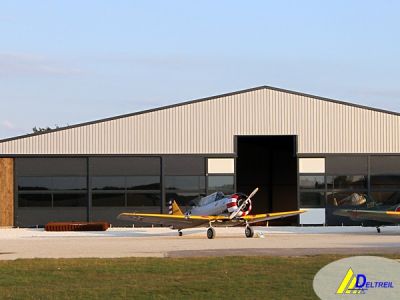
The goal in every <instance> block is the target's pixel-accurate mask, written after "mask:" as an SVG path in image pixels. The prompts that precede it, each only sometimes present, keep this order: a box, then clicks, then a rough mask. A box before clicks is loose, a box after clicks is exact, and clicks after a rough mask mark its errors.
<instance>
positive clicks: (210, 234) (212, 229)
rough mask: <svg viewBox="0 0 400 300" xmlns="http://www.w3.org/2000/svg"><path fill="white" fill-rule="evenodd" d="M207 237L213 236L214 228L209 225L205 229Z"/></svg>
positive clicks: (211, 237)
mask: <svg viewBox="0 0 400 300" xmlns="http://www.w3.org/2000/svg"><path fill="white" fill-rule="evenodd" d="M207 238H209V239H210V240H211V239H213V238H215V229H214V228H212V227H209V228H208V229H207Z"/></svg>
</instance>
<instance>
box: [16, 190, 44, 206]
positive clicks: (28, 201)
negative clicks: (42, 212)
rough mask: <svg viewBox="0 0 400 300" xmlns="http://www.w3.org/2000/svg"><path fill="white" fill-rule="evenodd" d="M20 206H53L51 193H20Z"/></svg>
mask: <svg viewBox="0 0 400 300" xmlns="http://www.w3.org/2000/svg"><path fill="white" fill-rule="evenodd" d="M18 206H19V207H51V194H50V193H48V194H19V195H18Z"/></svg>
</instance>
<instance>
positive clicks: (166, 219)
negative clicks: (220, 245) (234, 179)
mask: <svg viewBox="0 0 400 300" xmlns="http://www.w3.org/2000/svg"><path fill="white" fill-rule="evenodd" d="M304 212H305V210H296V211H287V212H278V213H269V214H258V215H248V216H244V217H240V218H234V219H230V218H229V217H228V216H186V215H166V214H142V213H122V214H120V215H119V216H118V219H120V220H125V221H133V222H142V223H147V224H158V225H163V226H172V227H173V228H175V229H184V228H192V227H198V226H202V225H205V224H209V223H210V222H212V224H213V226H237V225H240V224H244V223H246V222H247V223H250V224H251V223H256V222H262V221H269V220H274V219H280V218H287V217H291V216H296V215H299V214H301V213H304Z"/></svg>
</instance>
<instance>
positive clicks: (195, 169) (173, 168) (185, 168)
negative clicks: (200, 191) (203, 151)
mask: <svg viewBox="0 0 400 300" xmlns="http://www.w3.org/2000/svg"><path fill="white" fill-rule="evenodd" d="M163 160H164V168H165V169H164V173H165V174H166V175H205V159H204V157H199V156H182V155H179V156H165V157H164V158H163Z"/></svg>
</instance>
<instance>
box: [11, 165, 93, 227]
mask: <svg viewBox="0 0 400 300" xmlns="http://www.w3.org/2000/svg"><path fill="white" fill-rule="evenodd" d="M86 165H87V164H86V159H85V158H17V159H16V163H15V170H16V190H17V199H16V200H17V201H16V205H15V207H16V208H15V211H16V213H15V223H16V224H15V225H16V226H43V225H45V224H46V223H48V222H62V221H86V220H87V212H88V211H87V209H88V189H87V172H86V169H87V166H86Z"/></svg>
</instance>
